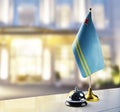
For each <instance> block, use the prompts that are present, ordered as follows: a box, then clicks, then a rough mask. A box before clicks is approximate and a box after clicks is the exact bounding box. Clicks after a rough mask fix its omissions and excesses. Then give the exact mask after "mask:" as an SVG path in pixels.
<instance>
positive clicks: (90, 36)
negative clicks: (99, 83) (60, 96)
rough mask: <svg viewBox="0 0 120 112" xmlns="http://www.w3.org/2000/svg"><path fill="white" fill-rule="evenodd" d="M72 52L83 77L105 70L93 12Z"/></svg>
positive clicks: (85, 22)
mask: <svg viewBox="0 0 120 112" xmlns="http://www.w3.org/2000/svg"><path fill="white" fill-rule="evenodd" d="M72 50H73V53H74V56H75V59H76V62H77V65H78V67H79V70H80V72H81V74H82V76H83V77H87V76H89V75H91V74H92V73H94V72H96V71H98V70H100V69H103V68H104V60H103V56H102V50H101V46H100V42H99V38H98V35H97V32H96V30H95V27H94V24H93V22H92V18H91V10H90V11H89V13H88V15H87V17H86V19H85V21H84V22H83V23H82V25H81V27H80V29H79V31H78V34H77V36H76V39H75V40H74V42H73V44H72Z"/></svg>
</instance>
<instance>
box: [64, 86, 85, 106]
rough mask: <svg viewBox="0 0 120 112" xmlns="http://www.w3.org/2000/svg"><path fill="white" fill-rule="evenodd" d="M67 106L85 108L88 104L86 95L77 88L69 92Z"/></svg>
mask: <svg viewBox="0 0 120 112" xmlns="http://www.w3.org/2000/svg"><path fill="white" fill-rule="evenodd" d="M65 104H66V105H67V106H71V107H84V106H86V105H87V102H86V99H85V95H84V93H83V92H82V91H81V90H78V88H75V90H73V91H71V92H69V94H68V96H67V98H66V102H65Z"/></svg>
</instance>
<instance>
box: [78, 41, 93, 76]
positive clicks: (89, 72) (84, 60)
mask: <svg viewBox="0 0 120 112" xmlns="http://www.w3.org/2000/svg"><path fill="white" fill-rule="evenodd" d="M77 44H78V48H79V51H80V54H81V56H82V59H83V62H84V64H85V66H86V69H87V71H88V74H91V71H90V69H89V67H88V64H87V62H86V59H85V57H84V54H83V52H82V49H81V47H80V44H79V42H77Z"/></svg>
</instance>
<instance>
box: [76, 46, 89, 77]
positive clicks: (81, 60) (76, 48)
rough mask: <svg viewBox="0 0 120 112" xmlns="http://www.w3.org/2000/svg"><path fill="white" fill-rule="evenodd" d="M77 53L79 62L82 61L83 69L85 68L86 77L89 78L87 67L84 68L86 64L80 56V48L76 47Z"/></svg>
mask: <svg viewBox="0 0 120 112" xmlns="http://www.w3.org/2000/svg"><path fill="white" fill-rule="evenodd" d="M76 51H77V54H78V57H79V60H80V62H81V65H82V67H83V70H84V72H85V74H86V76H88V73H87V71H86V68H85V66H84V63H83V61H82V58H81V56H80V52H79V50H78V46H76Z"/></svg>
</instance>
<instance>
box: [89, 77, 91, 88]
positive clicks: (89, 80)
mask: <svg viewBox="0 0 120 112" xmlns="http://www.w3.org/2000/svg"><path fill="white" fill-rule="evenodd" d="M89 88H91V75H90V76H89Z"/></svg>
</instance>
